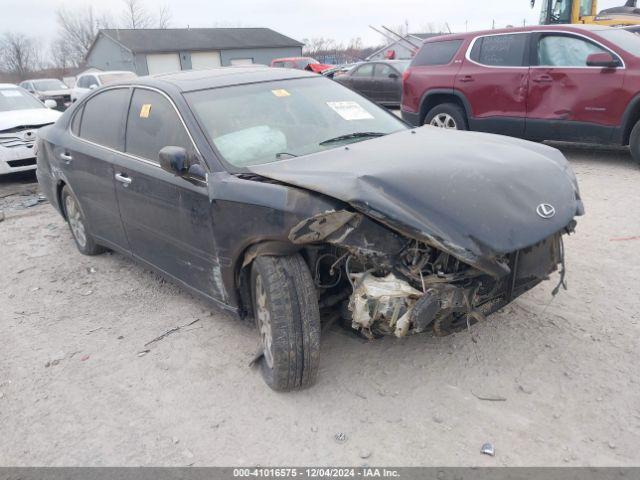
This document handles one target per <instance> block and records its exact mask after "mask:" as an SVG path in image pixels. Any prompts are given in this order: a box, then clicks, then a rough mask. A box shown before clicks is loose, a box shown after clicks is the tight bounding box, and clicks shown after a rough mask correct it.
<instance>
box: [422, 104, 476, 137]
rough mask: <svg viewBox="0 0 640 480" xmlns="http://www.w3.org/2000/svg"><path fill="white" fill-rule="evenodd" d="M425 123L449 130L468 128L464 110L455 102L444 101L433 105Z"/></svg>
mask: <svg viewBox="0 0 640 480" xmlns="http://www.w3.org/2000/svg"><path fill="white" fill-rule="evenodd" d="M424 124H425V125H431V126H433V127H439V128H446V129H449V130H467V121H466V118H465V114H464V110H462V108H460V106H459V105H456V104H455V103H442V104H440V105H436V106H435V107H433V108H432V109H431V110H429V112H427V116H426V117H425V118H424Z"/></svg>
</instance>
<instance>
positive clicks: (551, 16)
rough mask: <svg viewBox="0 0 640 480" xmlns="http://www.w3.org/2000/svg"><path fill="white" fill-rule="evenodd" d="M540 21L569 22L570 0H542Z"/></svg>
mask: <svg viewBox="0 0 640 480" xmlns="http://www.w3.org/2000/svg"><path fill="white" fill-rule="evenodd" d="M543 1H544V3H543V6H542V10H541V12H540V23H541V24H542V25H545V24H547V23H571V0H543Z"/></svg>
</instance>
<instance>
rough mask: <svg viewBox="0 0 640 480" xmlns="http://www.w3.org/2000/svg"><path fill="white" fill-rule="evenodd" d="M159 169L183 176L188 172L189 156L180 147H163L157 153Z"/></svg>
mask: <svg viewBox="0 0 640 480" xmlns="http://www.w3.org/2000/svg"><path fill="white" fill-rule="evenodd" d="M158 157H160V167H162V169H163V170H165V171H167V172H169V173H173V174H174V175H184V174H185V173H187V172H188V171H189V167H190V165H189V154H188V153H187V151H186V150H185V149H184V148H182V147H174V146H168V147H164V148H163V149H162V150H160V152H159V153H158Z"/></svg>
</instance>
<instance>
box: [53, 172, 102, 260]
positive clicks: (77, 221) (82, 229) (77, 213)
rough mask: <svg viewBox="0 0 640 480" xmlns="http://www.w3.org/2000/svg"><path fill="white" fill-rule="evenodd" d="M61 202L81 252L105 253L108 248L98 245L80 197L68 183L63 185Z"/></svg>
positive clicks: (91, 253)
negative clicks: (76, 195)
mask: <svg viewBox="0 0 640 480" xmlns="http://www.w3.org/2000/svg"><path fill="white" fill-rule="evenodd" d="M60 203H61V206H62V209H63V210H64V216H65V218H66V219H67V225H69V230H71V235H73V240H74V242H75V243H76V247H78V250H79V251H80V253H82V254H83V255H99V254H101V253H104V252H105V250H106V249H105V248H104V247H102V246H100V245H98V244H97V243H96V242H95V240H94V239H93V237H92V236H91V234H90V233H89V231H88V230H87V223H86V221H85V218H84V214H83V213H82V210H81V209H80V206H79V205H80V204H79V203H78V199H77V198H76V197H75V195H74V194H73V193H72V192H71V189H70V188H69V187H68V186H67V185H65V186H64V187H62V192H61V193H60Z"/></svg>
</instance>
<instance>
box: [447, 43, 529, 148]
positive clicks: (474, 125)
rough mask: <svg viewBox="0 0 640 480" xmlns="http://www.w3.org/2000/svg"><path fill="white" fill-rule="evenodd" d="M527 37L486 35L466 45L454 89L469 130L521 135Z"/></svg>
mask: <svg viewBox="0 0 640 480" xmlns="http://www.w3.org/2000/svg"><path fill="white" fill-rule="evenodd" d="M529 38H530V35H529V34H528V33H527V32H521V33H511V34H500V35H486V36H481V37H477V38H475V39H474V40H473V42H472V43H471V44H470V46H469V49H468V51H467V55H466V58H465V60H464V62H463V65H462V68H461V69H460V70H459V71H458V73H457V75H456V78H455V89H456V90H458V91H459V92H461V93H462V94H463V95H464V97H465V98H466V99H467V101H468V103H469V107H470V109H471V112H470V115H469V127H470V129H471V130H478V131H484V132H492V133H500V134H503V135H512V136H521V135H523V134H524V128H525V117H526V111H527V89H528V86H529V63H528V45H529Z"/></svg>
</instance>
